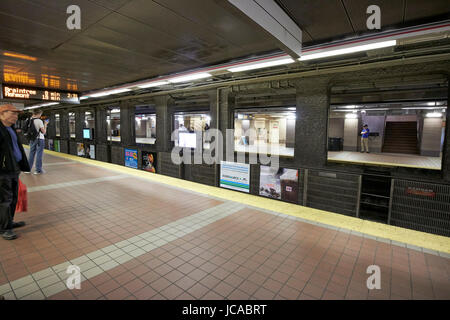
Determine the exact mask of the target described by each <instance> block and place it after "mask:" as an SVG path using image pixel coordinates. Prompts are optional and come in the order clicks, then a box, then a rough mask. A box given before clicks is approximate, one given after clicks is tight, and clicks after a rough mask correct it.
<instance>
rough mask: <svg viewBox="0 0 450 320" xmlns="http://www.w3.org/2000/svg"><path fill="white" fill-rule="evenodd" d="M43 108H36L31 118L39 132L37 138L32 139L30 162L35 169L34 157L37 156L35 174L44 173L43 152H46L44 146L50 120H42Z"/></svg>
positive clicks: (31, 167)
mask: <svg viewBox="0 0 450 320" xmlns="http://www.w3.org/2000/svg"><path fill="white" fill-rule="evenodd" d="M41 116H42V110H40V109H35V110H34V111H33V116H32V117H31V120H32V121H33V124H34V127H35V128H36V131H37V132H38V133H39V134H38V135H37V137H36V139H34V140H32V141H30V156H29V163H30V170H31V169H33V164H34V158H35V157H36V171H35V172H34V174H42V173H43V171H42V154H43V152H44V146H45V136H44V135H45V133H46V132H47V124H48V121H45V122H44V121H42V120H41Z"/></svg>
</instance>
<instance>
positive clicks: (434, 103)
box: [427, 102, 436, 106]
mask: <svg viewBox="0 0 450 320" xmlns="http://www.w3.org/2000/svg"><path fill="white" fill-rule="evenodd" d="M427 105H429V106H435V105H436V102H428V103H427Z"/></svg>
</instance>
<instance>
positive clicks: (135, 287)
mask: <svg viewBox="0 0 450 320" xmlns="http://www.w3.org/2000/svg"><path fill="white" fill-rule="evenodd" d="M145 286H146V283H145V282H144V281H142V280H140V279H134V280H132V281H130V282H128V283H127V284H125V285H124V286H123V287H124V288H125V289H127V290H128V292H131V293H133V294H134V293H135V292H137V291H139V290H140V289H142V288H143V287H145Z"/></svg>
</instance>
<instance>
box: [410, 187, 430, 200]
mask: <svg viewBox="0 0 450 320" xmlns="http://www.w3.org/2000/svg"><path fill="white" fill-rule="evenodd" d="M406 193H407V194H413V195H415V196H423V197H429V198H434V197H435V196H436V192H434V191H433V190H431V189H422V188H414V187H408V188H407V189H406Z"/></svg>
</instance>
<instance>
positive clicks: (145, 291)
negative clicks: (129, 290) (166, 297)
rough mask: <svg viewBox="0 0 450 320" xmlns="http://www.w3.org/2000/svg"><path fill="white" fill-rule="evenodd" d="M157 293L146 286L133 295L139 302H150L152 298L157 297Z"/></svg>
mask: <svg viewBox="0 0 450 320" xmlns="http://www.w3.org/2000/svg"><path fill="white" fill-rule="evenodd" d="M156 294H157V292H156V291H155V290H154V289H153V288H152V287H150V286H148V285H147V286H145V287H143V288H141V289H140V290H138V291H137V292H135V293H133V295H134V296H135V297H136V298H137V299H138V300H149V299H150V298H151V297H153V296H155V295H156Z"/></svg>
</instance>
